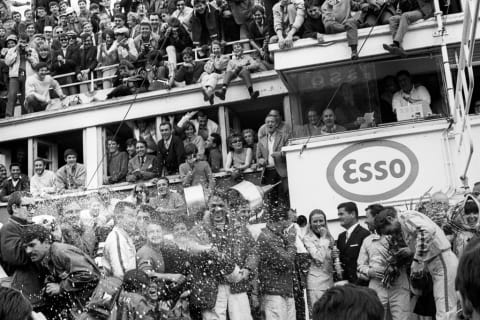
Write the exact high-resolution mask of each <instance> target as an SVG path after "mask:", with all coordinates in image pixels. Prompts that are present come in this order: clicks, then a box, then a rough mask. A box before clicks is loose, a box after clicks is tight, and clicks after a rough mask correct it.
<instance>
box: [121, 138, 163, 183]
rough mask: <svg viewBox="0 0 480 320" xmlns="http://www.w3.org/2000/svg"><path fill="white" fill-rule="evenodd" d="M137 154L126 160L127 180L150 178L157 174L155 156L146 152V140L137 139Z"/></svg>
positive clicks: (134, 180)
mask: <svg viewBox="0 0 480 320" xmlns="http://www.w3.org/2000/svg"><path fill="white" fill-rule="evenodd" d="M136 151H137V155H136V156H135V157H133V158H132V159H130V160H129V161H128V173H127V181H128V182H137V181H142V180H143V181H145V180H150V179H153V178H155V177H157V176H158V171H157V169H158V164H157V158H156V157H155V156H152V155H150V154H147V153H146V152H147V142H145V140H139V141H137V144H136Z"/></svg>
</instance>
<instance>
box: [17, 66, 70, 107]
mask: <svg viewBox="0 0 480 320" xmlns="http://www.w3.org/2000/svg"><path fill="white" fill-rule="evenodd" d="M35 70H36V71H37V74H35V75H34V76H31V77H29V78H28V79H27V81H26V82H25V109H26V110H27V113H32V112H38V111H43V110H45V109H46V108H47V107H48V105H49V104H51V102H52V100H51V99H50V89H53V90H54V91H55V92H56V93H57V95H58V97H59V98H60V99H62V100H63V99H65V97H66V96H65V95H64V94H63V91H62V88H60V85H59V84H58V82H57V80H55V79H53V78H52V76H50V75H49V72H50V71H49V70H48V66H47V64H46V63H45V62H40V63H37V65H36V66H35Z"/></svg>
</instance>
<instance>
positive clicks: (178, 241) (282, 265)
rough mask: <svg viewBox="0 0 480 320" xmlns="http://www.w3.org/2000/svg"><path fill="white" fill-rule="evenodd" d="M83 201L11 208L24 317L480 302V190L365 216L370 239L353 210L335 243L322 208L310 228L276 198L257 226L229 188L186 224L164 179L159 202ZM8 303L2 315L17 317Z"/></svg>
mask: <svg viewBox="0 0 480 320" xmlns="http://www.w3.org/2000/svg"><path fill="white" fill-rule="evenodd" d="M192 151H195V150H192ZM187 163H188V160H187ZM86 200H87V201H83V203H81V202H80V200H79V199H76V198H73V199H70V200H69V201H68V202H59V203H58V205H57V206H56V209H54V210H51V209H50V210H49V211H48V213H49V214H48V215H41V214H40V213H39V212H38V208H39V207H38V206H39V205H41V203H38V202H36V201H35V200H34V199H33V198H31V197H30V196H29V195H28V194H25V193H22V192H14V193H13V194H12V195H11V196H10V198H9V200H8V206H7V209H8V212H9V214H10V219H9V221H8V222H7V223H6V224H5V225H4V226H3V227H0V267H1V268H0V292H3V291H1V290H4V291H5V290H6V289H4V288H1V287H2V286H9V287H11V288H13V289H15V290H18V291H13V290H12V291H8V294H9V295H15V292H21V293H22V296H23V299H24V300H21V301H20V300H18V303H20V304H19V305H22V306H23V305H24V304H27V306H25V307H23V308H22V309H21V310H19V311H21V314H22V315H23V314H25V313H28V314H29V313H30V312H32V310H33V311H34V313H32V317H33V319H44V318H42V315H44V316H46V318H47V319H91V320H94V319H108V317H112V315H114V317H115V316H116V317H117V318H115V319H132V320H134V319H163V318H175V319H176V318H179V319H180V318H181V319H203V320H205V319H227V317H228V318H230V319H266V320H273V319H304V318H305V317H306V315H310V317H312V318H313V319H314V320H322V319H342V320H347V319H351V318H349V317H351V316H352V315H355V318H358V319H368V320H372V319H385V318H388V317H390V318H391V319H393V320H397V319H398V320H403V319H409V318H410V316H411V315H412V314H417V315H421V316H430V317H435V318H436V319H457V318H456V315H457V302H458V301H457V295H456V292H455V291H456V290H460V293H461V295H462V300H461V302H462V305H463V307H464V309H463V313H464V314H465V315H468V314H469V313H470V312H473V311H472V310H471V308H468V306H469V305H468V304H467V305H465V303H472V302H467V300H466V299H473V298H474V295H473V292H472V291H470V292H469V293H466V292H465V291H464V290H466V288H467V289H468V288H470V289H472V287H471V283H470V285H468V284H467V283H466V282H465V281H472V280H473V279H474V278H473V277H472V276H471V275H473V274H475V275H476V274H477V273H478V272H477V271H476V270H477V266H476V265H475V262H474V261H473V260H472V259H475V258H473V257H471V256H469V258H467V255H470V253H471V252H472V250H476V251H478V249H477V248H478V238H476V236H477V232H478V229H477V228H478V223H479V220H478V219H479V207H480V202H479V201H480V183H477V184H476V185H475V187H474V189H473V192H472V193H469V194H467V195H466V197H465V200H463V201H462V202H461V203H460V204H456V205H454V206H453V207H452V209H453V212H454V214H452V215H450V216H447V213H446V212H447V211H448V210H445V208H447V209H448V207H449V199H448V197H447V196H446V195H445V194H443V193H441V192H437V193H434V194H433V195H431V198H430V200H425V201H422V202H420V203H419V204H418V207H417V208H416V209H415V210H406V211H402V212H398V211H397V210H396V209H395V208H393V207H383V206H382V205H381V204H372V205H370V206H368V207H367V209H366V212H365V215H366V218H365V221H364V223H365V224H366V226H367V228H368V229H366V228H364V227H363V226H362V225H361V224H360V220H359V212H358V208H357V206H356V204H355V203H353V202H345V203H340V204H339V205H338V208H337V209H338V219H339V221H340V225H341V226H342V227H343V228H344V229H345V231H344V232H342V233H340V235H339V236H338V238H337V239H335V238H334V237H333V236H332V234H331V233H330V230H329V226H328V222H327V216H326V214H325V212H323V211H322V210H320V209H315V210H313V211H312V212H311V213H310V214H309V215H308V218H307V215H303V214H301V213H299V212H296V211H295V210H294V209H291V208H289V207H288V205H287V204H286V203H285V202H284V201H281V200H278V202H276V203H275V204H272V205H270V206H267V207H264V208H263V209H264V214H263V217H262V218H260V220H258V219H255V220H252V219H251V218H252V217H253V215H252V207H251V206H250V203H249V202H248V201H247V200H246V199H245V198H243V196H242V195H241V194H240V193H238V192H236V191H234V190H231V189H230V191H226V192H213V193H212V194H210V196H209V198H208V202H207V208H206V209H202V210H199V211H198V212H196V213H195V214H190V215H188V214H187V211H186V205H185V199H184V197H183V196H182V195H181V194H180V193H177V192H175V191H172V190H170V186H169V180H168V178H165V177H162V178H160V179H158V181H157V190H156V192H154V193H153V194H152V193H150V194H149V193H148V190H147V189H146V188H145V186H144V185H137V186H136V188H135V193H134V194H133V195H132V196H129V197H127V198H123V199H118V198H115V196H113V195H112V193H110V192H109V191H108V189H102V190H101V192H100V190H99V192H98V194H91V195H90V196H89V197H88V198H87V199H86ZM261 221H263V222H265V223H266V224H265V225H264V226H263V225H261V224H258V222H261ZM452 231H453V232H452ZM474 244H475V245H474ZM477 256H478V254H477ZM457 257H461V259H460V267H459V269H460V270H461V273H458V274H457V266H458V263H459V262H458V258H457ZM465 259H470V260H469V261H470V262H465ZM462 261H463V262H462ZM465 263H468V265H467V266H466V265H465ZM1 272H5V275H8V276H10V277H13V278H3V277H2V273H1ZM455 278H456V280H455ZM8 279H10V281H8ZM466 279H469V280H466ZM477 280H478V279H477ZM335 282H336V283H337V286H334V283H335ZM346 282H348V283H349V284H348V285H346V286H344V287H342V284H345V283H346ZM455 283H456V284H455ZM367 287H368V288H367ZM475 290H478V288H476V287H475ZM355 293H356V294H355ZM476 293H478V292H476ZM5 294H7V291H5ZM467 294H468V296H467ZM1 299H5V296H2V297H0V301H3V303H2V304H1V305H0V315H2V312H8V310H15V307H14V305H13V304H12V302H11V301H10V300H1ZM11 299H14V298H13V296H12V297H11ZM16 299H20V297H17V298H16ZM15 301H17V300H15ZM428 301H430V303H428ZM340 305H342V306H343V307H340ZM355 306H356V307H355ZM465 306H466V307H467V308H465ZM2 308H4V309H2ZM344 308H345V309H344ZM350 308H354V310H350ZM5 310H7V311H5ZM475 310H476V309H475ZM39 313H41V314H39ZM387 314H390V315H389V316H387ZM2 319H3V318H2ZM5 319H24V318H8V317H6V318H5Z"/></svg>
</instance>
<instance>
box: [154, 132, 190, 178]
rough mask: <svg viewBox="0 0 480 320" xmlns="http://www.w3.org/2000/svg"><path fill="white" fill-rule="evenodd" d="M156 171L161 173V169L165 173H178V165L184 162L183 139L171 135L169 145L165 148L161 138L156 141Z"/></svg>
mask: <svg viewBox="0 0 480 320" xmlns="http://www.w3.org/2000/svg"><path fill="white" fill-rule="evenodd" d="M157 150H158V173H159V174H160V175H162V172H163V169H165V171H166V173H167V174H176V173H178V167H179V166H180V165H181V164H182V163H183V162H185V148H184V146H183V141H182V139H180V138H179V137H177V136H175V135H173V136H172V141H171V142H170V146H169V148H168V150H167V149H165V143H164V142H163V139H162V140H160V141H159V142H158V149H157Z"/></svg>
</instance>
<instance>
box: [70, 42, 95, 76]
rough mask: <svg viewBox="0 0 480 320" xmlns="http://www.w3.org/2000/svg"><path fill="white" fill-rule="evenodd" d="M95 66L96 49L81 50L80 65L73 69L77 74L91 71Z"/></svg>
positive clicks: (93, 47) (92, 47)
mask: <svg viewBox="0 0 480 320" xmlns="http://www.w3.org/2000/svg"><path fill="white" fill-rule="evenodd" d="M97 64H98V61H97V47H96V46H91V47H89V48H81V49H80V64H79V65H78V66H77V68H76V69H75V72H76V73H77V74H78V73H79V72H80V71H82V70H87V69H89V70H90V71H93V70H94V69H95V68H96V67H97Z"/></svg>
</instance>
